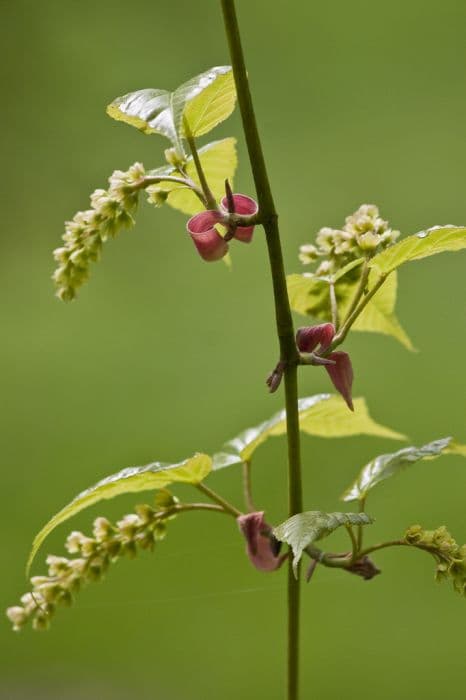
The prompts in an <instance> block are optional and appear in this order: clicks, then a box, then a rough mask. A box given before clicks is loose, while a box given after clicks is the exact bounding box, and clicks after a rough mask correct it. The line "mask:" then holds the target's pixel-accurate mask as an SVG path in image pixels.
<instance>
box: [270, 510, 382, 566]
mask: <svg viewBox="0 0 466 700" xmlns="http://www.w3.org/2000/svg"><path fill="white" fill-rule="evenodd" d="M372 522H373V520H372V518H371V517H370V516H369V515H367V514H366V513H323V512H322V511H321V510H309V511H307V512H306V513H298V514H297V515H293V516H292V517H291V518H288V520H285V522H283V523H281V524H280V525H278V527H276V528H274V530H273V534H274V535H275V537H276V538H277V540H280V542H286V543H287V544H289V545H290V547H291V548H292V550H293V554H294V558H293V569H294V572H295V575H296V573H297V566H298V564H299V561H300V559H301V557H302V554H303V551H304V550H305V549H306V547H308V546H309V545H310V544H312V543H313V542H316V541H317V540H321V539H322V538H323V537H327V535H330V534H331V533H332V532H333V531H334V530H336V529H337V528H338V527H340V526H341V525H369V524H370V523H372Z"/></svg>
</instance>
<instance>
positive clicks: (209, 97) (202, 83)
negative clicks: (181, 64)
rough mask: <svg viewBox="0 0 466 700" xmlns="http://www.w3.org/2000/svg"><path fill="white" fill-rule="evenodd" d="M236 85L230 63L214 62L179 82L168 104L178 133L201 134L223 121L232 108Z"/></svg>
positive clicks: (233, 106) (234, 100) (184, 134)
mask: <svg viewBox="0 0 466 700" xmlns="http://www.w3.org/2000/svg"><path fill="white" fill-rule="evenodd" d="M235 102H236V89H235V81H234V79H233V70H232V68H231V66H216V67H215V68H211V69H210V70H208V71H206V72H205V73H201V75H197V76H196V77H195V78H192V79H191V80H189V81H188V82H187V83H184V84H183V85H181V86H180V87H179V88H178V89H177V90H175V92H174V93H173V100H172V108H173V118H174V122H175V127H176V129H177V131H178V133H180V134H182V135H183V136H187V134H186V133H185V126H184V125H185V123H186V124H187V127H188V129H189V133H190V134H191V135H192V136H202V135H203V134H207V133H208V132H209V131H211V130H212V129H213V128H214V127H215V126H217V124H220V122H223V121H224V120H225V119H227V117H229V116H230V114H231V113H232V112H233V110H234V108H235Z"/></svg>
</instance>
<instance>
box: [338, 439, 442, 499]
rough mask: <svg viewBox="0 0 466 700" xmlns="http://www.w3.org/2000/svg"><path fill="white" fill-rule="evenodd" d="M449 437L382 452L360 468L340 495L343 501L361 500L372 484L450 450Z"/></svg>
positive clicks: (375, 484) (372, 486)
mask: <svg viewBox="0 0 466 700" xmlns="http://www.w3.org/2000/svg"><path fill="white" fill-rule="evenodd" d="M451 442H452V438H451V437H446V438H441V439H440V440H434V442H430V443H428V444H427V445H423V446H422V447H405V448H404V449H402V450H398V452H393V453H392V454H384V455H379V456H378V457H375V459H373V460H372V461H370V462H369V463H368V464H366V466H365V467H363V468H362V470H361V472H360V474H359V476H358V478H357V479H356V481H355V482H354V483H353V484H352V485H351V486H350V487H349V488H348V489H347V490H346V491H345V493H344V494H343V496H342V497H341V498H342V500H343V501H358V500H359V501H361V500H363V499H365V498H366V496H367V494H368V493H369V491H370V490H371V489H373V488H374V486H377V484H379V483H380V482H381V481H385V480H386V479H389V478H390V477H391V476H395V475H396V474H399V473H400V472H401V471H402V470H404V469H406V468H407V467H409V466H410V465H411V464H414V463H415V462H419V461H420V460H424V459H429V460H430V459H435V458H436V457H439V456H440V455H441V454H442V453H444V454H447V453H448V452H450V450H449V446H450V444H451Z"/></svg>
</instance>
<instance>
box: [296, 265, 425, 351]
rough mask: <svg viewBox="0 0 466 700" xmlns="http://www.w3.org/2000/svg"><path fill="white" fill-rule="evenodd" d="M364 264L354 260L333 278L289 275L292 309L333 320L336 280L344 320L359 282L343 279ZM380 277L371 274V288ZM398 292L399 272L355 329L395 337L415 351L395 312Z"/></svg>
mask: <svg viewBox="0 0 466 700" xmlns="http://www.w3.org/2000/svg"><path fill="white" fill-rule="evenodd" d="M360 264H361V263H360V260H354V261H353V262H352V263H349V265H346V266H345V268H342V269H341V270H340V271H339V272H337V273H336V274H335V275H334V276H333V278H331V277H328V278H325V277H317V276H315V275H313V274H312V273H304V274H303V275H297V274H295V275H288V277H287V285H288V294H289V298H290V304H291V308H292V309H293V310H294V311H297V312H298V313H301V314H304V315H305V316H308V315H310V316H313V317H314V318H316V319H319V320H323V321H330V320H331V318H332V312H331V307H330V291H329V282H330V281H331V280H332V279H333V280H334V282H336V285H335V294H336V298H337V304H338V309H339V312H340V318H344V316H345V314H346V312H347V310H348V308H349V305H350V303H351V300H352V298H353V296H354V293H355V291H356V287H357V285H358V280H354V281H349V280H347V279H346V280H344V279H342V277H343V276H344V275H346V274H347V273H348V272H349V271H350V270H352V269H354V268H355V267H357V265H360ZM377 277H378V275H377V274H376V272H375V271H371V273H370V276H369V284H368V288H369V289H370V288H371V287H372V286H373V284H374V283H375V282H376V280H377ZM396 292H397V277H396V273H393V274H392V275H391V276H390V277H388V278H387V279H386V280H385V282H384V284H383V285H382V286H381V288H380V289H379V290H378V291H377V292H376V294H375V295H374V296H373V297H372V299H371V301H370V302H369V303H368V305H367V306H366V308H365V309H364V310H363V311H362V313H361V315H360V316H358V318H357V319H356V321H355V323H354V324H353V326H352V329H353V330H355V331H366V332H372V333H383V334H385V335H390V336H393V337H394V338H396V339H397V340H398V341H399V342H400V343H401V344H402V345H404V346H405V347H406V348H407V349H408V350H414V347H413V344H412V343H411V340H410V338H409V336H408V335H407V333H406V332H405V331H404V329H403V328H402V326H401V324H400V322H399V321H398V319H397V317H396V315H395V312H394V309H395V303H396Z"/></svg>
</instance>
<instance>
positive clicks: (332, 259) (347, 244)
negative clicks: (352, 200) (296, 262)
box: [299, 204, 400, 275]
mask: <svg viewBox="0 0 466 700" xmlns="http://www.w3.org/2000/svg"><path fill="white" fill-rule="evenodd" d="M399 235H400V232H399V231H393V230H392V229H391V228H389V225H388V222H387V221H384V220H383V219H382V218H381V217H380V214H379V210H378V208H377V207H376V206H375V205H374V204H362V205H361V206H360V207H359V209H358V210H357V211H356V212H354V214H351V216H347V217H346V220H345V225H344V226H343V228H342V229H341V230H340V229H332V228H327V227H325V228H322V229H320V231H319V233H318V234H317V237H316V245H312V244H305V245H302V246H301V247H300V249H299V259H300V260H301V262H302V263H304V264H305V265H308V264H309V263H312V262H315V261H316V260H318V259H320V258H324V260H322V262H321V263H320V265H319V267H318V269H317V271H316V272H317V274H318V275H327V274H331V273H333V272H336V270H338V269H340V268H342V267H343V266H344V265H346V264H348V263H349V262H351V261H352V260H356V259H357V258H361V257H365V256H368V255H373V254H375V253H377V252H379V251H381V250H383V248H387V247H388V246H390V245H392V244H393V243H394V242H395V240H396V239H397V238H398V236H399Z"/></svg>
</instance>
